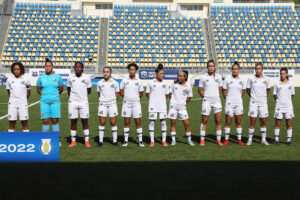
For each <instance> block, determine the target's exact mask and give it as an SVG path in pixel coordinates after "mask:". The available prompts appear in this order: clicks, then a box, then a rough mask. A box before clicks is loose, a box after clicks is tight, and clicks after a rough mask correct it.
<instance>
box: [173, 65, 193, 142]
mask: <svg viewBox="0 0 300 200" xmlns="http://www.w3.org/2000/svg"><path fill="white" fill-rule="evenodd" d="M187 80H188V71H185V70H182V71H180V72H179V74H178V80H176V81H175V82H174V83H173V84H172V85H171V88H170V98H171V101H170V109H169V118H170V119H171V136H172V143H171V145H176V119H177V116H178V119H179V120H181V121H182V122H183V125H184V128H185V135H186V136H187V138H188V144H189V145H191V146H195V144H194V143H193V142H192V134H191V129H190V122H189V115H188V112H187V110H186V104H187V103H188V102H190V100H191V98H192V97H193V90H192V87H191V86H190V85H189V84H188V83H187Z"/></svg>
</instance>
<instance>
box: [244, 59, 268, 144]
mask: <svg viewBox="0 0 300 200" xmlns="http://www.w3.org/2000/svg"><path fill="white" fill-rule="evenodd" d="M246 91H247V94H248V95H249V96H250V101H249V110H248V115H249V116H250V126H249V137H248V141H247V145H251V144H252V138H253V134H254V128H255V123H256V117H257V115H259V118H260V132H261V143H262V144H264V145H269V143H268V142H267V140H266V136H267V128H266V122H267V117H268V116H269V112H268V102H267V95H268V94H269V93H270V80H269V79H268V78H267V77H265V76H263V64H262V63H257V64H256V65H255V75H254V76H253V77H250V78H249V79H248V82H247V89H246Z"/></svg>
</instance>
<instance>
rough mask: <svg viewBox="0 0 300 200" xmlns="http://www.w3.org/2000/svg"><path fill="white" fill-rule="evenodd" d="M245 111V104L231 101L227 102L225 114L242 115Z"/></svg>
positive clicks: (231, 115)
mask: <svg viewBox="0 0 300 200" xmlns="http://www.w3.org/2000/svg"><path fill="white" fill-rule="evenodd" d="M243 113H244V106H243V104H232V103H230V102H226V104H225V114H226V115H228V116H230V117H233V116H234V115H242V114H243Z"/></svg>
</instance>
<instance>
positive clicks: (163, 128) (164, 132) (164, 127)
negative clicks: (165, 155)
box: [160, 121, 167, 142]
mask: <svg viewBox="0 0 300 200" xmlns="http://www.w3.org/2000/svg"><path fill="white" fill-rule="evenodd" d="M160 124H161V135H162V141H163V142H165V141H166V140H167V123H166V121H161V122H160Z"/></svg>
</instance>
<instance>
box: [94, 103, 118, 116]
mask: <svg viewBox="0 0 300 200" xmlns="http://www.w3.org/2000/svg"><path fill="white" fill-rule="evenodd" d="M118 114H119V113H118V106H117V103H112V104H103V103H99V106H98V116H100V117H107V116H109V117H115V116H118Z"/></svg>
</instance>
